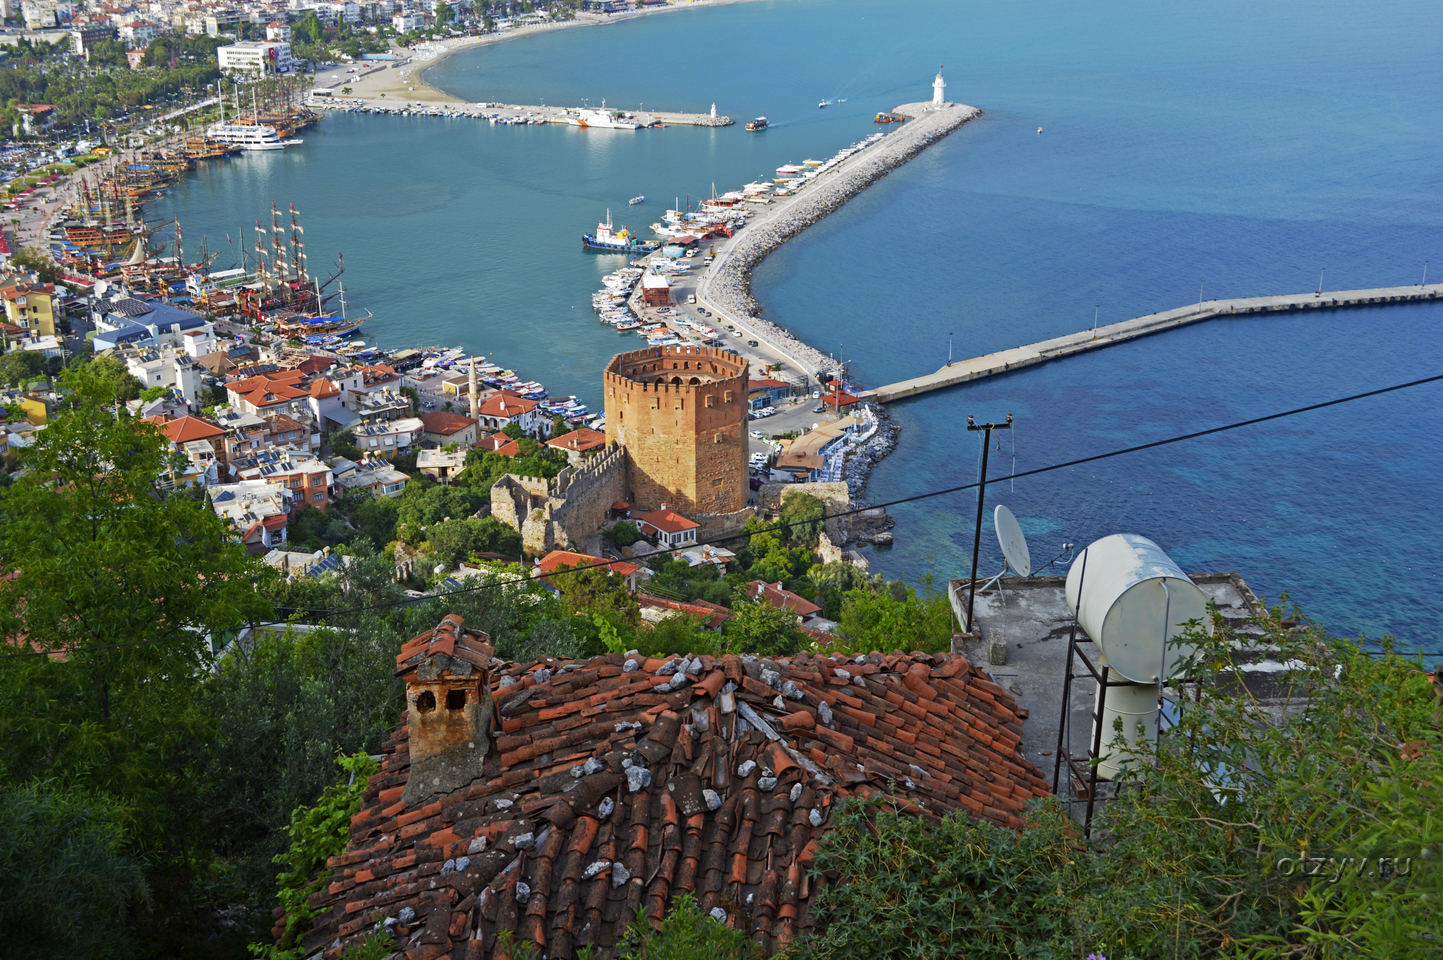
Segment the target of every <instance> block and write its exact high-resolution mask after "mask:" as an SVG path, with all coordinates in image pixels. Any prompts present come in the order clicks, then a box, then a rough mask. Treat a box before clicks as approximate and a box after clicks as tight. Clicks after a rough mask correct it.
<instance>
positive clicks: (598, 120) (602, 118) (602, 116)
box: [571, 101, 641, 130]
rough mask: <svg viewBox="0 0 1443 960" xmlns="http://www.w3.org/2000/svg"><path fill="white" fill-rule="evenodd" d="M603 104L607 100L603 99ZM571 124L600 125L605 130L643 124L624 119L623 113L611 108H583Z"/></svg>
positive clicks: (631, 128) (625, 128) (637, 127)
mask: <svg viewBox="0 0 1443 960" xmlns="http://www.w3.org/2000/svg"><path fill="white" fill-rule="evenodd" d="M602 106H605V101H602ZM571 124H572V126H576V127H600V128H602V129H603V130H640V129H641V124H639V123H637V122H636V121H634V120H626V119H623V118H622V116H621V114H619V113H616V112H613V111H611V110H583V111H581V113H580V115H579V116H576V117H573V118H572V119H571Z"/></svg>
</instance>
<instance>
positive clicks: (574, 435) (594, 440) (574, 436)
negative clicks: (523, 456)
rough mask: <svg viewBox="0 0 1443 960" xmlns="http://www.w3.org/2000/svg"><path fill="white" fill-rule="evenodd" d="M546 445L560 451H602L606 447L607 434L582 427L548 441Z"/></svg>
mask: <svg viewBox="0 0 1443 960" xmlns="http://www.w3.org/2000/svg"><path fill="white" fill-rule="evenodd" d="M546 445H547V446H548V447H555V448H556V449H558V450H572V451H575V452H577V453H590V452H591V451H593V450H600V449H601V448H602V447H605V446H606V434H604V433H602V432H601V431H600V430H592V429H591V428H590V427H582V428H581V429H580V430H573V431H571V432H570V433H563V434H562V435H561V436H559V437H555V438H553V439H551V440H547V441H546Z"/></svg>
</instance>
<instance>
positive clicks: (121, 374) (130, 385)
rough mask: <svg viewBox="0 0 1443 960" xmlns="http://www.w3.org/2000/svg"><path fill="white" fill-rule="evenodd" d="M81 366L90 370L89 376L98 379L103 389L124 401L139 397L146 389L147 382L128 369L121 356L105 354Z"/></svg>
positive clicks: (84, 362) (85, 361) (82, 363)
mask: <svg viewBox="0 0 1443 960" xmlns="http://www.w3.org/2000/svg"><path fill="white" fill-rule="evenodd" d="M80 366H81V367H83V368H84V369H85V370H87V371H88V376H89V377H91V378H94V379H95V380H96V381H98V384H99V386H100V388H101V389H103V390H105V391H107V392H109V393H110V394H112V395H113V396H114V398H115V399H116V400H118V401H120V402H122V403H127V402H129V401H131V400H137V399H139V398H140V392H141V391H142V390H144V389H145V384H143V383H141V382H140V380H139V379H138V378H137V377H136V376H135V374H133V373H131V372H130V371H129V370H128V369H126V366H125V363H124V362H122V361H121V360H120V358H119V357H115V356H112V355H110V354H104V355H102V356H99V357H94V358H92V359H89V360H84V361H82V362H81V364H80Z"/></svg>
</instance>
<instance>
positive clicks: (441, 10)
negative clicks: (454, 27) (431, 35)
mask: <svg viewBox="0 0 1443 960" xmlns="http://www.w3.org/2000/svg"><path fill="white" fill-rule="evenodd" d="M455 19H456V11H455V9H454V8H452V6H451V4H449V3H447V2H446V0H437V3H436V29H437V30H445V29H446V27H447V26H448V25H449V24H450V23H451V21H453V20H455Z"/></svg>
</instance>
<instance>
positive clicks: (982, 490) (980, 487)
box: [967, 413, 1012, 633]
mask: <svg viewBox="0 0 1443 960" xmlns="http://www.w3.org/2000/svg"><path fill="white" fill-rule="evenodd" d="M967 429H968V430H969V431H977V430H981V431H982V476H981V478H980V479H979V481H978V483H977V529H976V530H975V531H974V532H973V535H972V586H971V588H970V589H969V590H968V593H967V632H968V633H971V632H972V630H973V620H972V606H973V604H974V603H975V602H976V600H977V553H978V551H979V550H980V549H981V547H982V507H983V504H984V502H985V501H986V499H987V452H988V450H989V449H990V448H991V446H992V431H993V430H1011V429H1012V414H1010V413H1009V414H1008V415H1007V422H1006V423H981V424H979V423H977V422H976V421H975V420H974V419H973V418H972V417H968V418H967Z"/></svg>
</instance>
